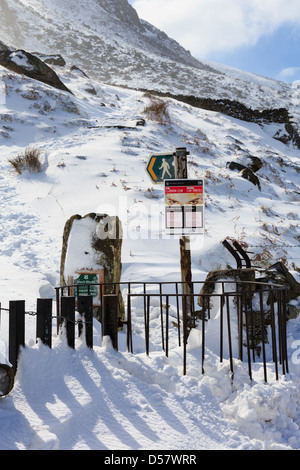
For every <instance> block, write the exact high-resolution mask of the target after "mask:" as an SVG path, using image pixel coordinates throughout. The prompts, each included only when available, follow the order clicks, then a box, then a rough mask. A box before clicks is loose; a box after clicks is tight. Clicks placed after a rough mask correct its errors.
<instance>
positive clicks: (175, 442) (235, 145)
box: [0, 2, 300, 450]
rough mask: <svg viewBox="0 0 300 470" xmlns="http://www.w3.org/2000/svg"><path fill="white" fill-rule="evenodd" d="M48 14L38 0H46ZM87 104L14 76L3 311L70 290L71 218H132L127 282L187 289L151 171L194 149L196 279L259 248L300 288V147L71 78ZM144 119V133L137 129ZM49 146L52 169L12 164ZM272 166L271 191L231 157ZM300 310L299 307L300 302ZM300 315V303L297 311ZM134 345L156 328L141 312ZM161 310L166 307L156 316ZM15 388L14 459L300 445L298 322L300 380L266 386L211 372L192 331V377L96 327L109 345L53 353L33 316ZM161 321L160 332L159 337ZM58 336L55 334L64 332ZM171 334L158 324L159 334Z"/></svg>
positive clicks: (9, 77)
mask: <svg viewBox="0 0 300 470" xmlns="http://www.w3.org/2000/svg"><path fill="white" fill-rule="evenodd" d="M31 3H32V4H34V2H31ZM56 71H57V73H59V75H60V78H61V79H62V81H63V82H64V83H65V85H66V86H67V87H68V88H69V89H70V90H71V91H72V92H73V93H74V95H71V94H69V93H67V92H63V91H59V90H56V89H54V88H51V87H50V86H48V85H44V84H42V83H40V82H37V81H35V80H32V79H29V78H27V77H25V76H22V75H17V74H15V73H13V72H10V71H8V70H6V69H4V68H3V67H0V83H1V84H2V86H1V88H0V132H1V135H0V139H1V140H0V168H1V171H0V185H1V186H0V187H1V191H0V202H1V222H2V223H1V238H0V241H1V269H0V278H1V297H0V301H1V306H2V307H4V308H7V306H8V302H9V300H15V299H25V300H26V309H27V310H34V309H35V307H36V305H35V303H36V298H37V297H54V289H53V288H54V287H55V286H57V285H59V268H60V254H61V247H62V233H63V228H64V224H65V222H66V220H67V219H68V218H69V217H70V216H72V215H74V214H80V215H85V214H87V213H90V212H109V214H113V213H116V214H117V215H119V216H120V218H121V220H122V224H123V229H124V244H123V249H122V262H123V272H122V279H123V280H130V281H136V280H137V281H140V280H142V281H151V280H179V279H180V263H179V244H178V240H176V239H169V238H168V237H167V236H165V235H164V232H163V226H164V222H163V213H164V201H163V189H162V187H161V186H153V185H152V183H151V181H150V180H149V178H148V175H147V174H146V172H145V167H146V163H147V160H148V158H149V156H150V155H151V154H153V153H161V152H165V151H167V152H169V151H171V152H172V151H174V150H175V148H176V147H186V148H187V149H188V151H189V152H190V156H189V166H188V176H189V177H190V178H193V177H197V178H198V177H200V178H204V179H205V190H206V230H205V235H204V236H203V237H202V236H200V237H199V238H195V239H192V246H191V249H192V265H193V279H194V280H203V279H205V277H206V274H207V272H208V271H210V270H211V269H214V268H218V267H223V268H225V267H226V265H227V264H232V259H231V258H230V255H229V254H228V253H227V252H225V250H224V247H223V246H222V245H221V241H222V240H223V239H224V238H225V237H227V236H230V237H233V238H237V239H239V240H240V241H243V242H246V243H248V245H249V246H251V251H254V252H255V255H257V257H258V258H259V259H260V260H261V261H260V263H263V260H265V261H266V263H268V264H272V263H273V262H275V261H276V260H280V259H284V260H285V262H286V263H287V266H288V267H289V269H290V272H291V273H292V274H293V275H294V276H295V277H296V278H297V279H298V280H299V267H300V259H299V258H300V255H299V253H300V251H299V218H300V207H299V192H300V189H299V171H300V151H299V150H298V149H296V148H294V147H293V146H292V145H291V144H290V145H285V144H283V143H281V142H279V141H277V140H275V139H273V137H272V136H273V135H274V131H275V132H276V130H277V127H276V126H275V125H274V126H259V125H258V124H254V123H247V122H244V121H239V120H236V119H233V118H230V117H228V116H225V115H222V114H220V113H215V112H210V111H204V110H201V109H196V108H192V107H190V106H188V105H186V104H184V103H179V102H177V101H175V100H172V99H167V100H166V102H167V106H168V114H169V116H168V118H167V120H166V122H165V123H163V124H161V123H158V122H157V121H155V120H154V121H152V120H150V119H149V118H148V116H147V115H145V114H144V109H145V107H146V106H147V105H148V104H149V97H148V96H146V95H144V94H143V93H141V92H138V91H134V90H128V89H124V88H118V87H114V86H111V85H106V84H103V83H101V82H99V81H96V80H95V79H93V80H90V79H88V78H87V77H86V76H85V75H84V74H83V73H81V72H80V71H78V70H77V71H76V70H73V71H70V70H69V69H68V67H66V68H65V69H64V68H59V67H58V68H56ZM141 118H145V120H146V123H145V126H137V125H136V123H137V121H138V120H140V119H141ZM33 146H34V147H36V148H38V149H39V150H40V151H41V156H42V162H43V170H42V172H40V173H29V172H24V173H22V174H21V175H17V174H16V173H15V171H14V169H13V167H12V166H11V164H10V163H9V162H8V159H10V158H12V157H15V156H17V155H19V154H23V153H24V150H25V149H26V148H28V147H33ZM251 157H257V158H259V159H260V160H261V162H262V163H263V166H262V168H261V169H260V170H259V171H258V172H257V173H256V174H257V176H258V178H259V181H260V189H259V188H258V187H257V186H255V185H253V184H252V183H251V182H250V181H247V180H245V179H243V178H242V177H241V175H240V174H239V173H238V172H234V171H232V170H230V168H229V167H228V165H227V162H231V161H236V162H241V163H246V162H249V159H251ZM294 304H295V305H296V306H297V301H294ZM298 308H299V305H298ZM136 314H137V318H136V323H135V325H136V327H135V330H134V332H133V333H134V341H135V344H138V345H139V344H142V341H143V340H142V336H143V331H142V330H143V326H142V325H139V314H138V311H136ZM154 314H155V311H154ZM26 321H27V330H26V331H27V332H26V348H25V350H24V351H22V354H21V358H20V363H19V368H18V373H17V377H16V382H15V387H14V389H13V391H12V392H11V394H10V395H9V396H8V397H6V398H3V399H2V400H1V402H0V421H1V431H0V448H1V449H107V450H112V449H127V450H128V449H129V450H130V449H131V450H132V449H134V450H142V449H165V450H166V449H175V450H184V449H188V450H201V449H251V450H253V449H299V447H300V429H299V423H300V410H299V399H300V396H299V378H300V369H299V365H298V362H299V361H298V355H297V347H298V346H299V331H300V327H299V319H295V320H291V321H290V322H289V325H288V353H289V358H290V374H289V375H288V376H287V377H286V378H282V377H280V380H279V381H278V382H276V381H273V379H272V376H271V377H270V381H269V382H268V384H265V383H264V381H263V373H262V365H261V364H260V363H259V362H258V363H257V364H256V366H255V374H254V380H253V382H250V381H249V377H248V373H247V369H246V364H242V363H239V362H238V361H236V365H235V367H236V372H235V379H234V381H231V378H230V374H229V365H228V361H227V360H225V361H224V363H223V364H220V363H219V360H218V353H217V352H216V351H214V349H211V350H209V351H208V357H207V363H206V364H207V365H206V373H205V375H204V376H202V375H201V367H200V350H199V348H198V343H197V335H195V336H193V335H192V336H191V339H190V343H189V352H188V366H187V375H186V376H183V375H182V351H181V350H180V349H178V348H177V346H172V345H170V353H169V357H168V358H166V357H165V355H164V353H163V352H160V351H154V352H151V354H150V356H149V357H147V356H146V355H145V353H144V350H143V348H141V349H140V350H139V348H138V350H137V351H136V354H135V355H131V354H128V353H127V352H126V348H125V347H124V344H125V341H123V336H124V335H123V334H122V333H120V351H119V352H116V351H114V350H113V349H112V348H111V346H110V344H109V343H108V342H107V341H105V342H104V344H102V342H101V332H100V325H99V324H98V322H96V321H95V322H94V344H95V347H94V350H93V351H89V350H87V349H86V347H85V345H84V344H82V343H79V344H77V349H76V351H73V350H70V349H69V348H67V346H66V345H65V342H64V340H63V339H62V338H61V337H57V338H54V345H53V350H52V351H50V350H48V349H47V348H46V347H44V346H42V345H40V344H36V343H35V326H34V322H35V319H34V317H28V318H27V319H26ZM155 325H156V323H155V321H153V327H154V330H153V331H152V335H155V334H156V329H155ZM54 330H55V329H54ZM157 334H160V333H159V326H157ZM0 352H1V356H2V359H1V361H6V360H7V316H6V313H5V311H3V312H2V316H1V336H0Z"/></svg>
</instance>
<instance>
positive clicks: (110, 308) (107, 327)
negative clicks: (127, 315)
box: [102, 294, 119, 351]
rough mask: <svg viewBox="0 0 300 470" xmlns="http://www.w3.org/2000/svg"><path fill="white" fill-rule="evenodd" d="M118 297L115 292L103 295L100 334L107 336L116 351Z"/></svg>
mask: <svg viewBox="0 0 300 470" xmlns="http://www.w3.org/2000/svg"><path fill="white" fill-rule="evenodd" d="M118 315H119V299H118V295H117V294H106V295H104V296H103V309H102V336H109V337H110V339H111V342H112V345H113V348H114V349H115V350H116V351H118Z"/></svg>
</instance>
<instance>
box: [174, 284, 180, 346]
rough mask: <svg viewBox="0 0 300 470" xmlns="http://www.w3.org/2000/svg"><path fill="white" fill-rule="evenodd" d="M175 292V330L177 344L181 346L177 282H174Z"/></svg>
mask: <svg viewBox="0 0 300 470" xmlns="http://www.w3.org/2000/svg"><path fill="white" fill-rule="evenodd" d="M175 292H176V306H177V331H178V346H179V347H180V346H181V337H180V313H179V296H178V282H176V284H175Z"/></svg>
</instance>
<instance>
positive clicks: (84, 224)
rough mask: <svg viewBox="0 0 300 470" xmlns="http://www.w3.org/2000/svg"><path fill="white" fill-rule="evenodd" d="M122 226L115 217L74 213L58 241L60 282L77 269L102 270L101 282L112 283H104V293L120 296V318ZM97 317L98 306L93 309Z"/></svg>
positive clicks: (66, 282)
mask: <svg viewBox="0 0 300 470" xmlns="http://www.w3.org/2000/svg"><path fill="white" fill-rule="evenodd" d="M121 250H122V226H121V222H120V220H119V218H118V217H111V216H108V215H107V214H96V213H89V214H87V215H85V216H84V217H81V216H80V215H78V214H77V215H74V216H72V217H71V218H70V219H69V220H67V222H66V224H65V227H64V233H63V243H62V253H61V268H60V282H61V285H67V284H68V280H69V279H70V278H72V277H73V276H74V275H75V274H76V273H77V272H79V271H85V270H86V271H90V272H91V271H93V270H99V269H101V268H102V269H103V270H104V282H105V283H108V284H109V283H116V284H117V288H116V290H115V286H114V285H113V284H111V285H108V286H106V289H105V294H112V293H117V294H119V299H120V317H121V318H123V316H124V306H123V300H122V296H121V294H120V288H119V287H120V286H119V285H118V284H119V282H120V280H121V273H122V263H121ZM94 314H95V317H96V318H98V319H100V309H96V311H95V312H94Z"/></svg>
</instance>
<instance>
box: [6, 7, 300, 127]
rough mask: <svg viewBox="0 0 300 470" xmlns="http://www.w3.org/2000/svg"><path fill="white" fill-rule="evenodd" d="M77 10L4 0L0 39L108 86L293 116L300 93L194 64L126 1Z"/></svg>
mask: <svg viewBox="0 0 300 470" xmlns="http://www.w3.org/2000/svg"><path fill="white" fill-rule="evenodd" d="M73 5H74V1H73V0H64V1H61V0H2V1H1V3H0V17H1V25H2V27H1V33H0V40H2V41H3V42H4V43H6V44H8V45H11V46H13V47H14V48H21V49H26V50H28V51H29V52H39V53H44V54H58V53H59V54H61V55H62V56H63V57H64V59H65V60H66V61H67V62H68V65H76V66H78V67H81V68H82V69H83V70H85V71H86V72H87V73H88V75H89V76H91V77H93V78H94V79H97V80H100V81H102V82H105V83H109V84H116V85H125V86H127V87H131V88H139V89H141V88H142V89H155V90H158V91H164V92H171V93H174V94H176V93H183V94H186V95H196V96H199V97H210V98H221V99H224V98H228V99H237V100H239V101H241V102H244V103H245V104H247V105H248V106H249V107H252V108H257V109H265V108H280V107H285V108H288V109H289V110H290V111H291V114H294V111H295V106H294V99H295V96H296V97H299V90H297V89H295V88H293V86H292V85H291V84H287V83H284V82H277V81H275V80H271V79H269V78H266V77H259V76H257V75H253V74H249V73H245V72H241V71H238V70H235V69H232V68H230V67H225V66H223V65H219V64H215V63H208V62H207V61H199V60H196V59H195V58H193V57H192V56H191V54H190V53H189V52H188V51H186V50H184V49H183V48H182V47H181V46H180V45H179V44H178V43H177V42H176V41H174V40H172V39H171V38H168V36H167V35H166V34H165V33H163V32H162V31H159V30H158V29H157V28H155V27H153V26H152V25H150V24H149V23H147V22H145V21H144V20H142V19H139V18H138V15H137V13H136V11H135V10H134V9H133V8H132V7H131V6H130V5H129V4H128V2H127V0H109V1H106V0H84V1H83V0H76V8H73ZM297 99H298V98H297ZM296 118H297V120H299V114H297V116H296Z"/></svg>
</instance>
